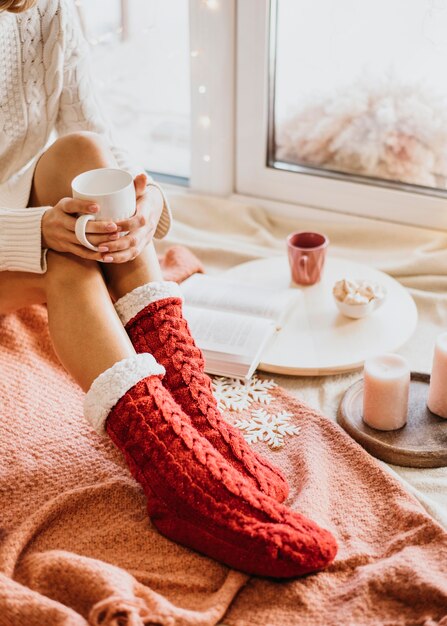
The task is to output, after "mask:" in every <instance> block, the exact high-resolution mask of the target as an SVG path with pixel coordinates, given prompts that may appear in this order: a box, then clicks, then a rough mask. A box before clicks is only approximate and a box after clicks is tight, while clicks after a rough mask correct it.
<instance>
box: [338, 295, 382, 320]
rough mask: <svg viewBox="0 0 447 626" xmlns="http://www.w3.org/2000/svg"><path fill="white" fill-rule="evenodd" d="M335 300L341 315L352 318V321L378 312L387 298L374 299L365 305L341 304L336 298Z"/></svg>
mask: <svg viewBox="0 0 447 626" xmlns="http://www.w3.org/2000/svg"><path fill="white" fill-rule="evenodd" d="M334 300H335V304H336V305H337V308H338V310H339V311H340V313H342V314H343V315H346V317H351V318H352V319H360V318H362V317H367V316H368V315H371V313H374V311H377V309H378V308H379V307H380V306H381V305H382V304H383V302H384V300H385V298H373V299H372V300H370V301H369V302H365V303H364V304H349V303H347V302H340V300H337V298H335V297H334Z"/></svg>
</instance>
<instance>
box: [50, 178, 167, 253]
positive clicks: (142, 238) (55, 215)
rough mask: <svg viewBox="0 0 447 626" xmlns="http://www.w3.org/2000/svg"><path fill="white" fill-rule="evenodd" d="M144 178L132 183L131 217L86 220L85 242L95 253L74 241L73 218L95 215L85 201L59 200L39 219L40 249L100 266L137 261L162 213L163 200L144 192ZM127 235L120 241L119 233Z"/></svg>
mask: <svg viewBox="0 0 447 626" xmlns="http://www.w3.org/2000/svg"><path fill="white" fill-rule="evenodd" d="M146 181H147V177H146V174H139V175H138V176H137V177H136V178H135V180H134V184H135V192H136V197H137V206H136V212H135V215H133V216H132V217H131V218H129V219H127V220H123V221H121V222H116V223H115V222H112V221H102V220H101V221H100V220H98V221H95V220H90V221H89V222H88V224H87V228H86V233H87V235H88V240H89V241H90V242H91V243H92V244H93V245H94V246H98V248H99V251H98V252H94V251H92V250H88V249H87V248H86V247H85V246H83V245H82V244H81V243H79V241H78V240H77V238H76V235H75V225H76V218H77V217H78V216H79V215H82V214H84V213H88V214H94V213H97V212H98V211H99V207H98V205H97V204H95V203H92V202H89V201H88V200H78V199H75V198H62V200H60V201H59V202H58V203H57V204H56V205H55V206H54V207H53V208H51V209H48V211H46V212H45V213H44V215H43V217H42V246H43V247H44V248H49V249H51V250H56V251H57V252H71V253H72V254H76V255H77V256H80V257H82V258H83V259H90V260H92V261H102V262H104V263H125V262H126V261H130V260H132V259H134V258H135V257H137V256H138V255H139V254H140V252H142V250H143V249H144V248H145V247H146V245H147V244H148V243H149V242H150V241H151V240H152V237H153V235H154V232H155V230H156V228H157V224H158V220H159V219H160V215H161V212H162V210H163V198H162V196H161V194H160V192H159V190H158V189H157V188H156V187H148V188H146ZM121 231H122V232H127V231H128V234H127V235H125V236H124V237H120V236H119V232H121Z"/></svg>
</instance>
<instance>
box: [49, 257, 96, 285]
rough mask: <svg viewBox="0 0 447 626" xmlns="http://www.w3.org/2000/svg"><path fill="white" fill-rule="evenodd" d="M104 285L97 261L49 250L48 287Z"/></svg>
mask: <svg viewBox="0 0 447 626" xmlns="http://www.w3.org/2000/svg"><path fill="white" fill-rule="evenodd" d="M101 282H102V283H103V282H104V279H103V275H102V273H101V270H100V268H99V265H98V263H97V262H96V261H90V260H87V259H82V258H81V257H78V256H76V255H74V254H67V253H62V252H55V251H54V250H48V253H47V272H46V276H45V283H46V285H47V286H48V287H50V288H51V287H54V286H57V287H65V288H70V289H71V288H76V287H78V286H79V285H80V284H84V285H85V284H91V285H93V286H94V285H95V284H99V283H101Z"/></svg>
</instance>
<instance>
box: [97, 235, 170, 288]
mask: <svg viewBox="0 0 447 626" xmlns="http://www.w3.org/2000/svg"><path fill="white" fill-rule="evenodd" d="M102 271H103V273H104V277H105V280H106V283H107V285H108V287H109V290H110V292H111V294H112V295H113V297H114V298H115V299H116V300H117V299H118V298H121V297H122V296H124V295H126V293H129V292H130V291H132V289H135V288H136V287H139V286H140V285H144V284H146V283H149V282H151V281H158V280H163V275H162V273H161V268H160V263H159V262H158V257H157V253H156V252H155V248H154V244H153V243H152V242H151V243H150V244H149V245H148V246H146V248H145V249H144V250H143V252H142V253H141V254H140V255H139V256H137V257H136V259H133V261H128V262H127V263H116V264H113V263H110V264H108V265H104V267H102Z"/></svg>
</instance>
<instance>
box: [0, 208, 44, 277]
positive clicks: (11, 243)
mask: <svg viewBox="0 0 447 626" xmlns="http://www.w3.org/2000/svg"><path fill="white" fill-rule="evenodd" d="M49 208H51V207H34V208H26V209H16V210H11V211H6V212H5V213H3V215H2V220H1V226H2V229H1V230H2V232H1V233H0V257H1V258H0V266H1V267H2V269H5V270H9V271H14V272H32V273H34V274H43V273H44V272H46V271H47V262H46V253H47V251H46V250H44V249H42V216H43V214H44V213H45V212H46V211H47V210H48V209H49Z"/></svg>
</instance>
